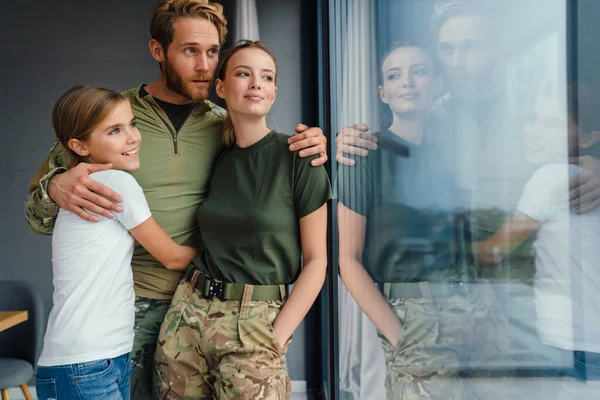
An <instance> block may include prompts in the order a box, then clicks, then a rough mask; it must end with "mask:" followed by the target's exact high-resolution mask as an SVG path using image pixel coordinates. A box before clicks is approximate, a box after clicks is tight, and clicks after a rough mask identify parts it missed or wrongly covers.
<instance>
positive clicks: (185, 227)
mask: <svg viewBox="0 0 600 400" xmlns="http://www.w3.org/2000/svg"><path fill="white" fill-rule="evenodd" d="M140 89H141V87H140V88H135V89H131V90H128V91H126V92H124V93H123V95H124V96H125V97H127V99H129V101H130V102H131V106H132V109H133V114H134V115H135V117H136V121H137V126H138V128H139V130H140V132H141V134H142V145H141V147H140V153H139V157H140V168H139V169H138V170H136V171H131V174H132V175H133V176H134V177H135V179H136V180H137V181H138V183H139V184H140V186H141V187H142V188H143V189H144V194H145V196H146V199H147V200H148V205H149V206H150V210H151V211H152V216H153V217H154V218H155V219H156V221H157V222H158V224H159V225H160V226H161V227H162V228H163V229H164V230H165V231H166V232H167V234H168V235H169V236H170V237H171V238H173V240H174V241H175V242H177V243H180V244H183V243H186V242H188V241H190V240H191V238H192V236H193V235H194V233H196V232H197V225H196V218H195V216H196V210H197V208H198V206H199V205H200V204H201V203H202V201H203V200H204V199H205V197H206V194H207V192H208V182H209V178H210V175H211V172H212V166H213V164H214V161H215V160H216V158H217V156H218V154H219V152H220V150H221V148H222V141H221V137H222V136H221V130H222V126H223V124H222V122H223V120H224V118H225V116H226V112H225V110H223V109H221V108H220V107H218V106H216V105H214V104H213V103H211V102H209V101H206V102H204V103H198V104H197V105H196V106H195V107H194V109H193V110H192V111H191V112H190V114H189V115H188V117H187V119H186V120H185V121H184V122H183V124H182V125H181V127H180V128H179V129H178V130H176V129H175V128H174V127H173V125H172V123H171V121H170V120H169V118H168V117H167V115H166V114H165V112H164V111H163V110H162V109H161V108H160V107H159V106H158V104H157V103H156V101H155V100H154V98H153V97H152V96H151V95H149V94H145V95H143V97H140ZM288 152H289V151H288ZM68 162H69V157H68V154H67V153H66V151H65V149H64V148H63V147H62V146H61V145H60V144H56V145H55V146H54V148H53V149H52V151H51V154H50V156H49V158H48V159H47V160H46V162H45V163H44V165H43V166H42V169H41V170H40V171H39V172H38V174H37V175H36V182H32V184H31V185H30V189H31V190H32V191H31V193H30V194H29V196H28V197H27V200H26V204H25V211H26V215H27V221H28V223H29V225H30V226H31V227H32V228H33V229H34V230H35V231H37V232H40V233H45V234H51V233H52V228H53V226H54V219H55V218H56V214H57V213H58V207H56V205H55V204H54V203H53V202H52V200H51V199H50V198H49V197H48V195H47V193H46V190H45V189H46V188H45V185H44V183H45V179H44V178H43V176H44V175H47V174H46V173H47V172H49V171H50V170H54V169H58V170H60V169H62V170H64V169H65V168H68V167H69V165H68ZM40 177H42V178H41V180H40ZM38 181H39V183H41V185H39V186H38ZM131 263H132V268H133V279H134V284H135V292H136V295H138V296H141V297H146V298H152V299H170V298H171V297H172V296H173V293H174V292H175V289H176V287H177V285H178V283H179V281H180V280H181V278H182V276H183V273H182V272H179V271H171V270H168V269H166V268H165V267H164V266H162V265H161V264H160V262H158V260H156V259H155V258H154V257H152V256H151V255H150V254H149V253H148V252H147V251H146V250H145V249H144V248H143V247H142V246H141V245H140V244H139V243H136V244H135V249H134V254H133V259H132V262H131Z"/></svg>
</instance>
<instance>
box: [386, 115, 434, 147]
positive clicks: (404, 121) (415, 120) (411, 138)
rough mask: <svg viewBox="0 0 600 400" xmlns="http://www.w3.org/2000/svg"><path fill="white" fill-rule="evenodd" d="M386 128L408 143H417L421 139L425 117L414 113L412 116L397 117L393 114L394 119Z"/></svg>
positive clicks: (419, 142)
mask: <svg viewBox="0 0 600 400" xmlns="http://www.w3.org/2000/svg"><path fill="white" fill-rule="evenodd" d="M388 130H389V131H390V132H392V133H393V134H395V135H396V136H399V137H401V138H402V139H404V140H406V141H407V142H409V143H412V144H416V145H419V144H421V142H422V141H423V133H424V130H425V118H424V117H423V116H421V115H416V114H415V115H414V117H399V116H398V115H397V114H394V120H393V121H392V125H391V126H390V127H389V128H388Z"/></svg>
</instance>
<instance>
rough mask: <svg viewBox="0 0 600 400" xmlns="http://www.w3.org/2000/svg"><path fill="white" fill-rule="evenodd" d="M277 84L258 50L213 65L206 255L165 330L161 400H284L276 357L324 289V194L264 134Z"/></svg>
mask: <svg viewBox="0 0 600 400" xmlns="http://www.w3.org/2000/svg"><path fill="white" fill-rule="evenodd" d="M276 78H277V67H276V63H275V57H274V56H273V54H272V53H271V52H270V51H269V50H268V49H267V48H265V47H264V46H263V45H262V44H261V43H260V42H251V41H246V42H242V43H241V44H238V45H237V46H235V47H234V48H232V49H231V50H230V51H229V52H228V53H227V54H226V55H224V57H223V59H222V60H221V63H220V66H219V72H218V79H217V83H216V93H217V95H218V96H219V97H221V98H222V99H224V100H225V102H226V103H227V108H228V113H229V117H228V120H227V121H226V123H225V126H224V132H223V141H224V143H225V145H226V147H227V148H226V150H225V151H223V153H222V154H221V156H220V158H219V159H218V161H217V162H216V165H215V169H214V172H213V175H212V178H211V183H210V188H209V195H208V198H207V200H206V201H205V202H204V203H203V204H202V205H201V206H200V208H199V210H198V224H199V227H200V232H201V236H202V241H203V243H204V246H205V247H204V250H203V252H202V254H201V256H200V257H199V258H198V259H197V260H196V265H197V267H191V268H190V269H189V270H188V271H187V274H186V277H185V278H184V279H183V281H182V282H181V284H180V285H179V287H178V289H177V292H176V293H175V296H174V298H173V302H172V304H171V308H170V309H169V311H168V312H167V315H166V317H165V321H164V322H163V325H162V327H161V333H160V336H159V341H158V349H157V353H156V376H155V383H156V389H157V396H158V398H160V399H183V398H185V399H203V398H215V397H216V398H219V399H250V398H264V399H286V398H289V396H290V392H291V387H290V386H291V385H290V381H289V378H288V376H287V374H286V371H285V361H284V354H285V352H286V349H287V346H288V345H289V343H290V340H291V336H292V334H293V332H294V330H295V329H296V328H297V327H298V325H299V324H300V322H301V321H302V319H303V318H304V316H305V315H306V313H307V312H308V310H309V309H310V307H311V306H312V304H313V302H314V301H315V299H316V297H317V295H318V294H319V292H320V290H321V287H322V285H323V282H324V280H325V272H326V266H327V246H326V234H327V205H326V202H327V200H328V199H329V198H330V192H331V190H330V185H329V181H328V178H327V174H326V171H325V169H324V168H323V167H317V168H315V167H311V165H310V159H301V158H299V157H298V156H297V155H296V154H295V153H290V152H288V151H283V150H284V149H285V148H287V146H288V145H287V139H288V136H287V135H283V134H280V133H277V132H275V131H272V130H271V129H269V128H268V127H267V124H266V115H267V113H268V112H269V110H270V109H271V106H272V104H273V103H274V101H275V98H276V93H277V87H276V86H275V83H276ZM301 256H302V259H303V267H302V268H300V264H301ZM292 283H294V290H293V292H292V293H291V295H290V296H289V298H287V294H286V291H287V285H289V284H292Z"/></svg>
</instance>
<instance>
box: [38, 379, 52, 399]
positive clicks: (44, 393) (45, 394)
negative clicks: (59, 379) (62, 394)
mask: <svg viewBox="0 0 600 400" xmlns="http://www.w3.org/2000/svg"><path fill="white" fill-rule="evenodd" d="M35 391H36V393H37V398H38V399H39V400H57V398H58V393H57V392H56V379H54V378H36V379H35Z"/></svg>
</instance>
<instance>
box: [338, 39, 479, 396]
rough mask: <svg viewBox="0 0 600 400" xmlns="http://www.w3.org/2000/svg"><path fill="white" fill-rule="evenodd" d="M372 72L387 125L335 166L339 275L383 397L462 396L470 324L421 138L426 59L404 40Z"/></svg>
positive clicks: (432, 88)
mask: <svg viewBox="0 0 600 400" xmlns="http://www.w3.org/2000/svg"><path fill="white" fill-rule="evenodd" d="M381 72H382V74H383V83H382V85H381V86H380V87H379V93H380V97H381V100H382V101H383V102H384V103H386V104H387V105H388V106H389V108H390V110H391V112H392V114H393V119H392V122H391V124H390V125H389V128H388V129H385V130H383V131H382V132H379V133H377V134H376V136H377V138H378V143H379V150H378V151H377V152H373V153H371V154H369V156H368V157H366V158H361V157H357V158H356V165H355V166H353V167H346V166H340V169H339V174H338V191H339V200H340V203H339V205H338V210H339V263H340V275H341V278H342V280H343V282H344V284H345V285H346V287H347V288H348V290H349V292H350V293H351V295H352V296H353V297H354V299H355V300H356V302H357V303H358V304H359V306H360V307H361V308H362V310H363V311H364V312H365V314H366V315H367V316H368V317H369V318H370V319H371V321H373V323H374V324H375V326H376V327H377V329H378V330H379V332H380V335H381V338H382V343H383V348H384V352H385V358H386V366H387V377H386V390H387V393H388V397H389V398H393V399H400V398H412V397H413V396H414V397H415V398H417V397H418V398H425V397H427V398H444V399H451V398H462V392H461V388H462V384H461V382H460V381H459V380H458V379H457V378H456V373H457V368H458V357H457V354H456V352H455V351H453V350H452V347H453V346H457V345H458V346H459V345H461V343H462V341H463V340H464V335H465V334H466V333H467V332H468V330H469V329H472V327H473V321H472V320H471V318H470V317H469V312H468V311H467V303H466V301H465V300H464V297H462V296H460V295H458V293H457V292H456V291H455V289H454V288H455V285H454V284H450V283H449V282H451V281H456V280H457V277H458V278H459V275H460V274H461V271H457V270H456V268H455V266H456V265H457V264H460V263H457V262H456V261H457V260H456V255H455V251H454V246H453V242H454V217H453V215H452V210H451V209H452V207H453V201H452V199H453V197H454V195H453V188H452V185H451V183H450V182H451V179H450V176H449V174H447V173H446V172H445V171H444V170H443V169H442V168H441V167H440V164H441V162H440V157H439V153H438V151H437V148H436V144H435V143H434V142H433V141H432V140H431V137H428V135H427V130H428V127H427V125H426V121H427V117H428V115H429V112H430V110H431V107H432V105H433V102H434V101H435V99H436V98H437V96H438V95H439V92H440V83H439V77H438V75H437V74H436V69H435V66H434V63H433V61H432V58H431V56H430V55H429V54H428V53H427V52H426V51H425V50H423V49H421V48H419V47H415V46H411V45H400V46H397V47H394V48H393V49H392V50H391V51H389V52H388V53H387V54H386V56H385V57H384V58H383V62H382V71H381ZM430 282H431V284H429V283H430ZM375 284H377V285H378V286H379V288H378V287H377V286H376V285H375ZM432 295H433V296H435V297H436V298H437V297H446V298H445V299H444V301H442V302H434V301H433V299H432ZM465 315H466V316H467V317H465ZM459 318H460V319H459Z"/></svg>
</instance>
